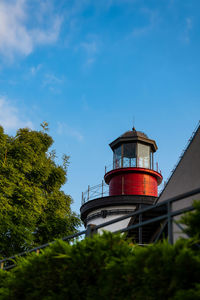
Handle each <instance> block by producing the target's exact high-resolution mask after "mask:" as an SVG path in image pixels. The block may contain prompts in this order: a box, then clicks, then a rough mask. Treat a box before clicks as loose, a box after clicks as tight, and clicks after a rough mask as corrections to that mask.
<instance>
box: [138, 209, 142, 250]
mask: <svg viewBox="0 0 200 300" xmlns="http://www.w3.org/2000/svg"><path fill="white" fill-rule="evenodd" d="M141 208H142V205H141V204H140V205H139V210H140V209H141ZM141 223H142V214H139V224H141ZM139 244H142V226H140V227H139Z"/></svg>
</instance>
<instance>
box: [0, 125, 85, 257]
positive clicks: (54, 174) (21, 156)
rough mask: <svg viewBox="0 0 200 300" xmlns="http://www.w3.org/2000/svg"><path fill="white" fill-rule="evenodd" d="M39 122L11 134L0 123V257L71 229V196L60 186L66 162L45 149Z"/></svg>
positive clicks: (47, 144)
mask: <svg viewBox="0 0 200 300" xmlns="http://www.w3.org/2000/svg"><path fill="white" fill-rule="evenodd" d="M42 125H43V126H42V127H43V131H31V130H29V129H27V128H24V129H19V130H18V131H17V134H16V136H15V137H11V136H8V135H6V134H5V133H4V131H3V128H2V127H0V257H7V256H10V255H13V254H16V253H18V252H21V251H24V250H26V249H29V248H32V247H35V246H36V245H39V244H42V243H46V242H48V241H51V240H53V239H55V238H58V237H63V236H65V235H68V234H71V233H74V232H75V231H76V227H77V225H79V219H78V218H77V216H76V215H75V214H74V213H72V212H71V209H70V205H71V203H72V199H71V197H70V196H69V195H66V194H65V193H64V192H63V191H62V190H61V187H62V185H63V184H64V183H65V181H66V165H67V161H66V162H65V165H64V167H63V166H58V165H56V163H55V161H54V156H51V154H49V153H48V151H49V148H50V147H51V145H52V143H53V140H52V138H51V137H50V136H49V135H48V134H47V133H46V131H47V128H48V124H47V123H46V122H44V123H43V124H42ZM66 160H67V157H66Z"/></svg>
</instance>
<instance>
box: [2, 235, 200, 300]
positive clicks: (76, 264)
mask: <svg viewBox="0 0 200 300" xmlns="http://www.w3.org/2000/svg"><path fill="white" fill-rule="evenodd" d="M189 245H190V244H189V243H187V242H186V241H179V242H177V243H176V244H175V245H174V246H172V245H169V244H168V243H167V242H164V243H158V244H156V245H149V246H147V247H141V246H134V245H132V244H131V243H130V242H129V241H127V240H125V239H124V238H123V237H121V236H119V235H113V234H111V233H104V234H103V235H102V236H99V235H96V236H94V237H93V238H86V239H85V240H82V241H80V242H77V243H76V244H74V245H69V244H67V243H65V242H62V241H57V242H56V243H55V244H52V245H51V246H50V247H49V248H47V249H45V250H44V251H43V252H42V253H41V254H40V255H36V254H32V255H29V256H28V257H27V258H21V259H19V260H18V261H17V267H16V268H14V269H13V270H11V271H10V272H6V271H4V272H3V271H2V272H1V273H0V281H1V279H2V281H3V284H1V285H0V287H1V288H0V296H1V297H0V299H3V300H7V299H9V300H12V299H13V300H14V299H15V300H17V299H20V300H23V299H30V300H31V299H48V300H50V299H58V300H59V299H70V300H73V299H74V300H77V299H84V300H85V299H86V300H93V299H105V300H107V299H113V300H115V299H116V300H121V299H123V300H124V299H125V300H126V299H127V300H129V299H134V300H155V299H156V300H165V299H171V300H179V299H180V300H181V299H183V300H189V299H194V300H195V299H200V298H199V296H200V285H199V278H200V257H199V254H198V253H196V252H194V251H193V250H192V249H191V248H190V246H189ZM5 274H7V275H5Z"/></svg>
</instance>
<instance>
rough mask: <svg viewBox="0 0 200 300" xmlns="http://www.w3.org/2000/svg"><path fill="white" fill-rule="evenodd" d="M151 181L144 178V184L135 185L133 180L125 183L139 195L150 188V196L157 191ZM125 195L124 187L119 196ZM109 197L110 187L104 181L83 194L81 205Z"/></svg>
mask: <svg viewBox="0 0 200 300" xmlns="http://www.w3.org/2000/svg"><path fill="white" fill-rule="evenodd" d="M149 183H150V182H149V180H147V179H145V178H144V181H143V182H142V183H134V182H133V181H132V180H127V179H126V182H125V185H130V187H131V188H133V189H137V191H138V192H139V194H143V191H144V190H146V187H147V186H148V192H149V195H151V194H152V195H153V194H155V189H154V187H151V189H150V185H149ZM118 191H119V190H118ZM120 192H121V194H123V187H121V191H119V195H120ZM106 196H109V185H108V184H107V183H105V181H104V180H102V182H101V183H100V184H97V185H95V186H90V185H88V188H87V190H86V191H85V192H82V201H81V204H82V205H83V204H85V203H86V202H88V201H90V200H93V199H97V198H100V197H106Z"/></svg>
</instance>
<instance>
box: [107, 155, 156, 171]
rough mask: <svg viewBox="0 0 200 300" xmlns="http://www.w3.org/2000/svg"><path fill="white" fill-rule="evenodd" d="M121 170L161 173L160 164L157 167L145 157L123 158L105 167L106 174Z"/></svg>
mask: <svg viewBox="0 0 200 300" xmlns="http://www.w3.org/2000/svg"><path fill="white" fill-rule="evenodd" d="M120 168H144V169H150V170H153V171H156V172H159V173H161V170H159V168H158V163H157V162H156V165H155V166H154V164H150V160H149V159H148V158H144V157H140V156H139V157H137V158H127V157H121V158H120V159H115V160H114V161H113V163H111V164H109V165H107V166H105V174H106V173H108V172H110V171H112V170H115V169H120Z"/></svg>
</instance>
